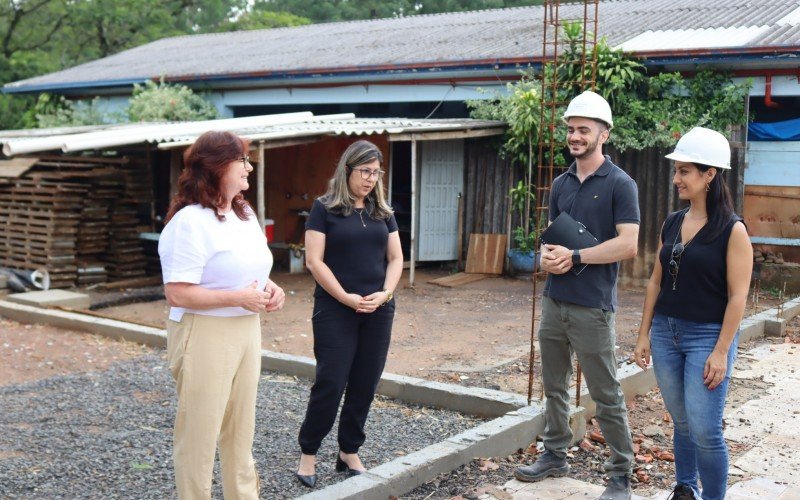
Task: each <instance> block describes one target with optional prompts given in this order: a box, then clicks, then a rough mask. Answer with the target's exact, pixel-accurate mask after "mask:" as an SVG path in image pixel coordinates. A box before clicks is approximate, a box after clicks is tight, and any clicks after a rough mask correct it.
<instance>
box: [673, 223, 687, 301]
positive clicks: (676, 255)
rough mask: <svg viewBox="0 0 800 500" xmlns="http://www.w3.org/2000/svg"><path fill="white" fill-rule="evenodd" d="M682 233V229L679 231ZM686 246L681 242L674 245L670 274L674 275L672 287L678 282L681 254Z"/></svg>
mask: <svg viewBox="0 0 800 500" xmlns="http://www.w3.org/2000/svg"><path fill="white" fill-rule="evenodd" d="M678 234H680V231H679V232H678ZM685 249H686V247H685V246H684V245H683V243H681V242H677V243H675V244H673V245H672V257H670V259H669V274H670V276H672V289H673V290H675V287H676V286H677V284H678V271H679V270H680V266H681V256H682V255H683V251H684V250H685Z"/></svg>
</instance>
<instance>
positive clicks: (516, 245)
mask: <svg viewBox="0 0 800 500" xmlns="http://www.w3.org/2000/svg"><path fill="white" fill-rule="evenodd" d="M508 195H509V197H510V198H511V207H512V210H513V211H514V212H515V213H516V214H517V216H518V218H519V222H520V225H518V226H517V227H515V228H514V229H513V230H512V234H511V236H512V238H511V239H512V241H513V246H512V248H511V249H510V250H509V251H508V265H509V270H510V271H511V273H512V274H517V273H532V272H534V262H535V260H536V251H535V250H536V230H535V229H534V228H533V221H534V217H533V216H532V212H533V211H534V203H533V202H534V199H535V196H534V194H533V191H532V189H531V185H530V184H528V183H527V182H523V181H519V182H518V183H517V185H516V186H514V187H512V188H511V189H510V190H509V192H508Z"/></svg>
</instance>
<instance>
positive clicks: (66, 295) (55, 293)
mask: <svg viewBox="0 0 800 500" xmlns="http://www.w3.org/2000/svg"><path fill="white" fill-rule="evenodd" d="M6 300H8V301H10V302H16V303H17V304H25V305H29V306H39V307H48V306H66V307H72V308H74V309H88V308H89V306H90V305H91V303H92V301H91V299H90V298H89V296H88V295H86V294H83V293H77V292H70V291H69V290H40V291H38V292H25V293H12V294H11V295H9V296H8V297H7V298H6Z"/></svg>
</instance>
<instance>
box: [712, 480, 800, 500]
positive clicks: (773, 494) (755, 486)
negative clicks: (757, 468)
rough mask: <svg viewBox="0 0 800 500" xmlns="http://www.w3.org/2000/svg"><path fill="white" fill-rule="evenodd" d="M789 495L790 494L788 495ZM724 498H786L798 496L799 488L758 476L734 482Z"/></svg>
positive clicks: (746, 499)
mask: <svg viewBox="0 0 800 500" xmlns="http://www.w3.org/2000/svg"><path fill="white" fill-rule="evenodd" d="M789 495H791V496H789ZM725 498H726V500H751V499H753V498H758V499H759V500H777V499H781V500H784V499H786V500H788V499H789V498H794V499H796V498H800V489H798V488H793V487H791V486H788V485H786V484H785V483H783V482H780V481H777V480H775V479H773V478H769V477H758V478H755V479H751V480H749V481H742V482H741V483H736V484H734V485H733V486H731V487H730V488H729V489H728V493H727V495H726V496H725Z"/></svg>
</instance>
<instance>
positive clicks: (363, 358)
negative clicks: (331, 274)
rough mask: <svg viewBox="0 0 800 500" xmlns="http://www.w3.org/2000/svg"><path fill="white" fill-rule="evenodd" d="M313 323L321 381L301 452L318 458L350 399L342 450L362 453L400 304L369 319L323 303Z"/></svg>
mask: <svg viewBox="0 0 800 500" xmlns="http://www.w3.org/2000/svg"><path fill="white" fill-rule="evenodd" d="M311 321H312V323H313V327H314V357H315V358H316V359H317V376H316V381H315V382H314V385H313V386H312V387H311V397H310V399H309V401H308V408H307V409H306V416H305V420H303V425H302V426H301V427H300V435H299V437H298V441H299V443H300V449H301V450H302V452H303V453H304V454H306V455H316V454H317V450H319V447H320V443H322V440H323V439H324V438H325V436H327V435H328V433H329V432H330V431H331V428H332V427H333V423H334V421H335V420H336V411H337V410H338V409H339V402H340V401H341V400H342V395H343V394H344V404H343V405H342V413H341V416H340V417H339V434H338V441H339V448H340V449H341V450H342V451H343V452H345V453H356V452H357V451H358V449H359V448H360V447H361V445H362V444H364V439H365V437H366V436H365V435H364V424H365V423H366V421H367V414H368V413H369V407H370V405H371V404H372V400H373V399H374V397H375V390H376V389H377V387H378V382H379V381H380V378H381V374H382V373H383V367H384V365H385V364H386V355H387V353H388V352H389V341H390V339H391V336H392V322H393V321H394V300H392V301H391V302H389V303H388V304H386V305H385V306H383V307H379V308H378V309H377V310H376V311H375V312H373V313H370V314H363V313H356V312H355V311H354V310H353V309H351V308H349V307H347V306H345V305H344V304H342V303H340V302H339V301H337V300H335V299H333V298H331V297H318V298H316V300H315V301H314V314H313V316H312V320H311Z"/></svg>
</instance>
